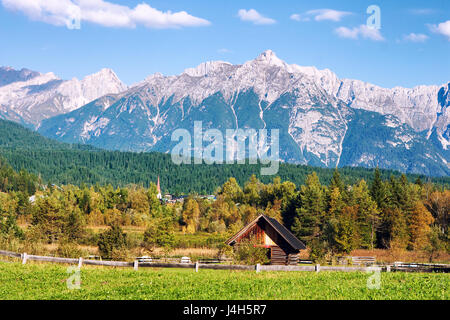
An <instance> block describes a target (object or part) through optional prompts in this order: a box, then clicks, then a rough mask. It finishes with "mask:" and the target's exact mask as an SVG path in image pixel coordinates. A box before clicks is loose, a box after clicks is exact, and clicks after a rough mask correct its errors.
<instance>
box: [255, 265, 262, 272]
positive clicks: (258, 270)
mask: <svg viewBox="0 0 450 320" xmlns="http://www.w3.org/2000/svg"><path fill="white" fill-rule="evenodd" d="M255 269H256V273H258V272H261V265H260V264H259V263H258V264H257V265H256V268H255Z"/></svg>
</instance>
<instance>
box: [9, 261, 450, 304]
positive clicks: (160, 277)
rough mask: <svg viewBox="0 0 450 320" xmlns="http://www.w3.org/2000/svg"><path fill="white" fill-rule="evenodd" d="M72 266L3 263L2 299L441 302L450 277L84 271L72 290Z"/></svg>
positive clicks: (210, 271) (160, 270) (121, 270)
mask: <svg viewBox="0 0 450 320" xmlns="http://www.w3.org/2000/svg"><path fill="white" fill-rule="evenodd" d="M66 270H67V266H61V265H50V264H27V265H25V266H22V265H21V264H19V263H4V262H0V299H2V300H5V299H32V300H33V299H118V300H123V299H156V300H157V299H169V300H173V299H180V300H192V299H201V300H208V299H218V300H238V299H249V300H258V299H276V300H284V299H294V300H296V299H441V300H449V298H450V294H449V284H450V275H448V274H413V273H382V274H381V288H380V289H368V288H367V279H368V278H369V276H370V274H365V273H360V272H349V273H345V272H321V273H313V272H262V273H259V274H256V273H255V272H250V271H218V270H200V271H199V272H198V273H195V272H193V270H188V269H186V270H184V269H183V270H182V269H140V270H139V271H137V272H136V271H133V270H130V269H112V268H102V267H100V268H99V267H83V269H82V271H81V288H80V289H79V290H69V289H68V288H67V284H66V281H67V278H68V277H69V276H70V275H69V274H67V272H66Z"/></svg>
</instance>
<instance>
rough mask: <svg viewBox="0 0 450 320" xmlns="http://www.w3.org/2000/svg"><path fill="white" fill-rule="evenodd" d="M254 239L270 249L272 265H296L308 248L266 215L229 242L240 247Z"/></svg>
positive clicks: (254, 221) (250, 224)
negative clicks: (300, 255)
mask: <svg viewBox="0 0 450 320" xmlns="http://www.w3.org/2000/svg"><path fill="white" fill-rule="evenodd" d="M250 238H254V239H256V240H257V243H258V244H257V245H258V246H261V247H264V248H269V249H270V252H269V255H270V256H269V258H270V262H271V264H276V265H295V264H297V263H298V254H299V252H300V250H303V249H306V246H305V245H304V244H303V242H301V241H300V240H299V239H297V238H296V237H295V236H294V235H293V234H292V233H291V232H290V231H289V230H288V229H287V228H286V227H285V226H283V225H282V224H281V223H279V222H278V221H277V220H275V219H273V218H270V217H268V216H266V215H260V216H259V217H258V218H256V219H255V220H253V221H252V222H251V223H249V224H248V225H247V226H245V227H244V228H242V229H241V230H240V231H239V232H238V233H237V234H235V235H234V236H233V237H232V238H230V239H229V240H228V241H227V244H228V245H230V246H235V245H239V242H240V241H241V240H243V239H250Z"/></svg>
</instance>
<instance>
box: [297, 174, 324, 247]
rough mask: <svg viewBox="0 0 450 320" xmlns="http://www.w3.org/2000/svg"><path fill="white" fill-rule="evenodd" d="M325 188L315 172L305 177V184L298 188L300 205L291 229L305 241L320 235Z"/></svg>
mask: <svg viewBox="0 0 450 320" xmlns="http://www.w3.org/2000/svg"><path fill="white" fill-rule="evenodd" d="M325 191H326V190H324V188H323V187H322V185H321V184H320V182H319V178H318V176H317V174H316V173H315V172H313V173H312V174H311V175H309V176H308V178H307V179H306V186H302V187H301V189H300V202H301V206H300V207H299V208H297V210H296V213H297V215H296V217H295V219H294V224H293V226H292V231H293V232H294V233H295V234H296V235H297V237H298V238H299V239H301V240H303V241H305V242H306V243H310V242H311V241H312V240H313V239H315V238H319V237H320V236H321V235H322V232H321V229H322V223H323V218H324V216H325V208H326V203H325V202H326V197H325V195H326V192H325Z"/></svg>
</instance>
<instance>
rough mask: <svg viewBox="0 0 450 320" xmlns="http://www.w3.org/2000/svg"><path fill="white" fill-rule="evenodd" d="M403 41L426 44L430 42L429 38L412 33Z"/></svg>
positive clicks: (421, 34) (404, 37)
mask: <svg viewBox="0 0 450 320" xmlns="http://www.w3.org/2000/svg"><path fill="white" fill-rule="evenodd" d="M403 39H404V40H405V41H410V42H425V41H427V40H428V36H427V35H426V34H423V33H410V34H408V35H405V36H403Z"/></svg>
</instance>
